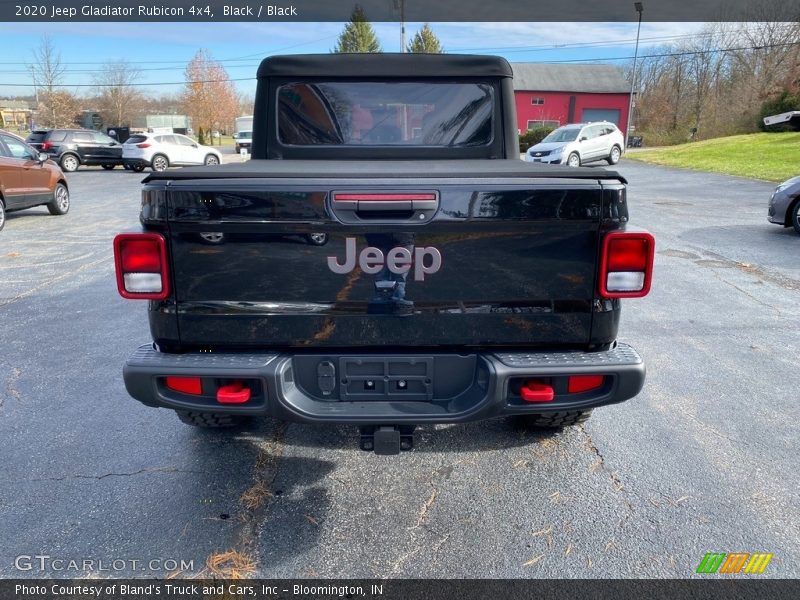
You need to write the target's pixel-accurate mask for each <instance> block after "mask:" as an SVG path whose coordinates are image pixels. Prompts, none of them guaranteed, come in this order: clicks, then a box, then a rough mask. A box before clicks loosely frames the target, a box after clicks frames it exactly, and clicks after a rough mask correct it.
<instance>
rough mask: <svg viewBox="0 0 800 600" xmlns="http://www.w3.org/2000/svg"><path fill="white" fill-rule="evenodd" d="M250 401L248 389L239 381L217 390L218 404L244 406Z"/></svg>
mask: <svg viewBox="0 0 800 600" xmlns="http://www.w3.org/2000/svg"><path fill="white" fill-rule="evenodd" d="M248 400H250V388H247V387H244V384H243V383H242V382H241V381H235V382H234V383H229V384H228V385H223V386H222V387H221V388H219V389H218V390H217V402H219V403H220V404H244V403H245V402H247V401H248Z"/></svg>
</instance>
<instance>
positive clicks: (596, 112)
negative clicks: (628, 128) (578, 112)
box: [581, 108, 620, 127]
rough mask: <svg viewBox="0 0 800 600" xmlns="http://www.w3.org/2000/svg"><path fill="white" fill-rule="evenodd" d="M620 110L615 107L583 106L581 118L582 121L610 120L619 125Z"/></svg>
mask: <svg viewBox="0 0 800 600" xmlns="http://www.w3.org/2000/svg"><path fill="white" fill-rule="evenodd" d="M619 117H620V111H619V109H617V108H584V109H583V118H582V119H581V120H582V121H583V122H584V123H589V122H590V121H611V122H612V123H614V125H616V126H617V127H619Z"/></svg>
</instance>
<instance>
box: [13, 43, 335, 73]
mask: <svg viewBox="0 0 800 600" xmlns="http://www.w3.org/2000/svg"><path fill="white" fill-rule="evenodd" d="M335 37H337V36H336V35H326V36H325V37H322V38H317V39H314V40H308V41H305V42H300V43H299V44H292V45H291V46H283V47H281V48H271V49H269V50H264V51H262V52H256V53H253V54H247V55H245V56H239V57H236V58H215V59H214V60H215V61H216V62H222V63H227V62H244V61H250V62H252V60H253V58H254V57H262V58H263V57H266V56H269V55H270V54H274V53H275V52H282V51H284V50H291V49H293V48H299V47H301V46H307V45H308V44H316V43H318V42H324V41H325V40H330V39H333V38H335ZM191 60H192V59H191V58H188V59H186V60H141V61H130V62H129V64H131V65H136V64H144V65H152V64H166V65H171V64H174V65H186V64H187V63H189V62H191ZM109 62H114V60H113V59H112V60H110V61H109V60H103V61H62V62H61V64H62V65H105V64H108V63H109ZM27 64H28V63H25V62H12V61H0V65H27ZM140 70H147V69H140Z"/></svg>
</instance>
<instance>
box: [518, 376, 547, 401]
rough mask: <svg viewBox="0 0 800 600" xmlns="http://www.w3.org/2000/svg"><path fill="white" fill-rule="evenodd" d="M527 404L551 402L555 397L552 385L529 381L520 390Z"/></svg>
mask: <svg viewBox="0 0 800 600" xmlns="http://www.w3.org/2000/svg"><path fill="white" fill-rule="evenodd" d="M519 395H520V396H522V399H523V400H525V402H551V401H552V400H553V398H554V397H555V392H554V391H553V386H552V385H547V384H546V383H540V382H538V381H528V382H526V383H525V385H523V386H522V387H521V388H520V390H519Z"/></svg>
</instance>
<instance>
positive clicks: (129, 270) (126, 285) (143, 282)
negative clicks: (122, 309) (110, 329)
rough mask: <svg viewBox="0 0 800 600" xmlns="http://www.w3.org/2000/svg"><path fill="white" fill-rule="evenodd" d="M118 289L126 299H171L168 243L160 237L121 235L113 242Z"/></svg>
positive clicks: (141, 234)
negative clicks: (168, 297)
mask: <svg viewBox="0 0 800 600" xmlns="http://www.w3.org/2000/svg"><path fill="white" fill-rule="evenodd" d="M114 265H115V267H116V271H117V289H118V290H119V294H120V296H122V297H123V298H129V299H135V300H163V299H164V298H166V297H167V296H169V273H168V270H167V242H166V240H165V239H164V237H163V236H162V235H160V234H158V233H121V234H119V235H118V236H117V237H115V238H114Z"/></svg>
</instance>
